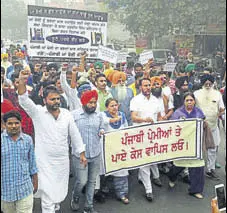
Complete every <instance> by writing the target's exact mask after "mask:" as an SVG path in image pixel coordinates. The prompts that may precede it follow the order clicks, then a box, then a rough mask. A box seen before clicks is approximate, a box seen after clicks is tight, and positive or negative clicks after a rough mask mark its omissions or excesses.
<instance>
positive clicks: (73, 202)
mask: <svg viewBox="0 0 227 213" xmlns="http://www.w3.org/2000/svg"><path fill="white" fill-rule="evenodd" d="M70 206H71V209H72V210H73V211H78V210H79V209H80V205H79V198H76V199H75V198H74V197H73V196H72V199H71V203H70Z"/></svg>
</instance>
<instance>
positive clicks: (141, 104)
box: [130, 78, 162, 202]
mask: <svg viewBox="0 0 227 213" xmlns="http://www.w3.org/2000/svg"><path fill="white" fill-rule="evenodd" d="M140 89H141V93H140V94H139V95H137V96H135V97H134V98H133V99H132V100H131V103H130V110H131V115H132V121H133V125H142V124H152V123H154V122H157V121H159V120H162V117H161V113H160V109H161V107H162V106H160V105H159V102H158V101H157V98H156V97H154V96H153V95H151V80H150V79H149V78H144V79H142V80H141V81H140ZM150 170H152V172H153V174H157V173H159V171H158V168H157V165H152V166H144V167H142V168H140V170H139V176H138V179H139V181H141V182H142V183H143V185H144V187H145V190H146V199H147V200H148V201H150V202H152V201H153V199H154V197H153V193H152V185H151V179H150V174H151V171H150Z"/></svg>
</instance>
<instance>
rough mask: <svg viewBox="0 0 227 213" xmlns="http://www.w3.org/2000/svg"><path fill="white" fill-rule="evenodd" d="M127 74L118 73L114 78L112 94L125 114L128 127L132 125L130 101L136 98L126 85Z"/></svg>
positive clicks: (112, 79)
mask: <svg viewBox="0 0 227 213" xmlns="http://www.w3.org/2000/svg"><path fill="white" fill-rule="evenodd" d="M126 78H127V77H126V74H125V73H124V72H120V71H116V72H115V73H114V74H113V76H112V78H111V82H112V88H111V94H112V96H113V98H115V99H117V100H118V103H119V104H120V107H119V111H121V112H124V113H125V115H126V119H127V122H128V125H129V126H131V125H132V119H131V112H130V101H131V100H132V98H133V97H134V94H133V91H132V89H130V88H128V87H127V86H126V84H125V82H126Z"/></svg>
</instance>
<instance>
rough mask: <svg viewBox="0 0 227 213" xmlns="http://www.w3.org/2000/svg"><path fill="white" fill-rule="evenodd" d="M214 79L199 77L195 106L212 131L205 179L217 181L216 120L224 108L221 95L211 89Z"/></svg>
mask: <svg viewBox="0 0 227 213" xmlns="http://www.w3.org/2000/svg"><path fill="white" fill-rule="evenodd" d="M213 84H214V77H213V76H212V75H209V74H205V75H203V76H202V77H201V85H202V89H200V90H197V91H195V93H194V94H195V98H196V104H197V106H198V107H199V108H200V109H201V110H202V111H203V112H204V114H205V116H206V121H207V123H208V125H209V127H210V129H211V131H212V135H213V138H214V142H215V148H214V149H208V159H207V172H206V175H207V177H209V178H211V179H213V180H218V179H219V177H218V176H217V174H216V173H215V162H216V159H217V151H218V146H219V144H220V141H221V139H220V131H219V128H218V118H219V116H221V115H222V114H223V113H224V111H225V106H224V103H223V99H222V96H221V93H220V92H219V91H218V90H215V89H214V88H213Z"/></svg>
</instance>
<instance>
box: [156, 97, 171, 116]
mask: <svg viewBox="0 0 227 213" xmlns="http://www.w3.org/2000/svg"><path fill="white" fill-rule="evenodd" d="M155 98H156V97H155ZM156 99H157V101H158V103H159V106H160V113H161V116H162V117H163V116H165V115H166V113H165V105H164V101H163V97H159V98H156ZM173 108H174V106H173V103H172V101H168V110H170V109H173Z"/></svg>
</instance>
